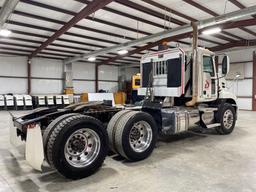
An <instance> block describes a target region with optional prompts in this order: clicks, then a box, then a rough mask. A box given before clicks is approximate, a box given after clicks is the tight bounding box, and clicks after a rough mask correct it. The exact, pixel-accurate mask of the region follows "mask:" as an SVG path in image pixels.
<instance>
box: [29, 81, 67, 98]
mask: <svg viewBox="0 0 256 192" xmlns="http://www.w3.org/2000/svg"><path fill="white" fill-rule="evenodd" d="M31 93H32V94H34V95H40V94H61V93H63V81H62V80H47V79H32V80H31Z"/></svg>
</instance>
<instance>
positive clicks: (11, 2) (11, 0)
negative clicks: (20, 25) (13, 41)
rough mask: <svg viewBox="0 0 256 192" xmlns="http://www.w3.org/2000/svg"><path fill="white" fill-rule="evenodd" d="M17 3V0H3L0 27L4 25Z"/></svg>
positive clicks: (0, 11)
mask: <svg viewBox="0 0 256 192" xmlns="http://www.w3.org/2000/svg"><path fill="white" fill-rule="evenodd" d="M18 3H19V0H5V2H4V4H3V7H2V8H1V10H0V28H2V27H3V26H4V24H5V23H6V21H7V19H8V18H9V17H10V15H11V14H12V12H13V11H14V9H15V7H16V6H17V4H18Z"/></svg>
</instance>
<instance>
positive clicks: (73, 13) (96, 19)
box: [20, 0, 150, 35]
mask: <svg viewBox="0 0 256 192" xmlns="http://www.w3.org/2000/svg"><path fill="white" fill-rule="evenodd" d="M20 1H21V2H22V3H27V4H29V5H33V6H37V7H41V8H45V9H49V10H52V11H56V12H59V13H64V14H67V15H73V16H74V15H76V13H75V12H73V11H69V10H67V9H62V8H59V7H54V6H52V5H47V4H44V3H40V2H37V1H31V0H20ZM86 19H87V20H90V21H93V22H98V23H101V24H104V25H109V26H112V27H115V28H120V29H124V30H127V31H132V32H135V33H140V34H143V35H150V33H148V32H145V31H142V30H140V29H134V28H131V27H128V26H125V25H119V24H116V23H112V22H109V21H105V20H101V19H98V18H95V17H91V16H88V17H86Z"/></svg>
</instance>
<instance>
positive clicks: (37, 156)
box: [25, 125, 44, 171]
mask: <svg viewBox="0 0 256 192" xmlns="http://www.w3.org/2000/svg"><path fill="white" fill-rule="evenodd" d="M25 157H26V160H27V161H28V163H29V164H30V165H31V166H32V167H33V168H34V169H36V170H38V171H42V164H43V161H44V147H43V138H42V133H41V129H40V126H39V125H36V126H35V127H34V128H29V129H27V139H26V153H25Z"/></svg>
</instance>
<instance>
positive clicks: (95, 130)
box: [47, 115, 108, 179]
mask: <svg viewBox="0 0 256 192" xmlns="http://www.w3.org/2000/svg"><path fill="white" fill-rule="evenodd" d="M107 153H108V137H107V132H106V130H105V128H104V126H103V124H102V123H101V122H100V121H99V120H97V119H95V118H93V117H90V116H85V115H75V116H70V117H67V118H65V119H63V120H62V121H61V122H59V123H58V125H57V126H55V127H54V129H53V131H52V132H51V133H50V135H49V140H48V143H47V159H48V161H49V164H50V166H51V167H53V168H55V169H57V171H58V172H59V173H60V174H61V175H63V176H65V177H66V178H70V179H80V178H83V177H87V176H89V175H91V174H93V173H94V172H95V171H97V170H98V168H99V167H101V165H102V163H103V161H104V159H105V157H106V155H107Z"/></svg>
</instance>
